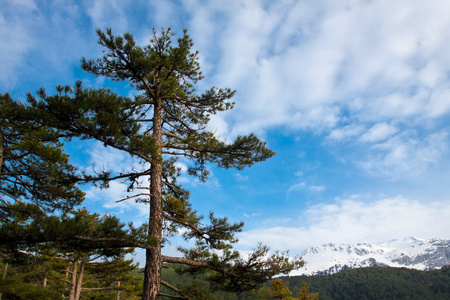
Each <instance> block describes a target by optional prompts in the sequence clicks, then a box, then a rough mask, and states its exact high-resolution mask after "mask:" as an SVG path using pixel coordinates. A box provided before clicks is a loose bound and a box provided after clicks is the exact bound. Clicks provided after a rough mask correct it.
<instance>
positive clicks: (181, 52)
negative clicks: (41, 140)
mask: <svg viewBox="0 0 450 300" xmlns="http://www.w3.org/2000/svg"><path fill="white" fill-rule="evenodd" d="M97 33H98V36H99V43H100V44H101V45H102V46H103V47H104V53H105V54H104V56H103V57H102V58H100V59H97V60H86V59H84V58H83V60H82V68H83V69H84V70H86V71H88V72H89V73H91V74H94V75H95V76H103V77H107V78H110V79H112V80H114V81H123V82H127V83H129V84H130V85H131V87H133V88H134V89H135V91H136V93H135V95H134V96H133V98H131V99H130V98H127V97H122V96H120V95H117V94H116V93H114V92H112V91H111V90H108V89H103V88H100V89H85V88H83V86H82V84H81V82H78V83H77V84H76V85H75V87H74V89H73V90H72V89H71V88H70V87H57V94H55V95H53V96H48V95H47V94H46V93H45V91H44V90H41V91H39V92H38V97H39V98H35V97H34V96H31V95H29V97H28V101H29V104H30V106H31V107H32V109H30V111H32V112H31V114H32V115H34V117H33V118H34V119H36V120H39V122H40V123H41V124H42V125H45V126H50V127H53V128H57V129H58V130H61V131H63V132H64V133H65V134H66V135H67V136H78V137H80V138H81V139H95V140H98V141H100V142H102V143H103V144H104V145H105V146H107V147H112V148H115V149H118V150H121V151H124V152H125V153H128V154H129V155H130V156H131V157H133V158H135V159H137V160H138V161H139V162H140V165H141V169H139V170H135V169H130V170H128V171H126V172H122V173H113V172H110V171H106V172H98V173H97V175H95V176H86V178H85V179H86V180H93V181H97V182H98V181H101V182H102V184H103V186H108V183H109V182H110V181H112V180H126V181H128V184H129V186H128V187H129V191H133V190H136V189H144V192H142V193H139V194H137V195H136V194H135V195H131V196H130V197H127V198H126V199H132V198H134V199H135V200H136V201H140V202H145V203H148V204H149V208H150V210H149V223H148V240H147V243H146V245H147V246H146V247H145V248H146V265H145V278H144V288H143V296H142V299H157V298H158V294H159V289H160V284H164V285H166V286H170V284H168V283H165V282H162V281H161V277H160V276H161V267H162V265H163V263H164V262H170V263H177V264H185V265H188V266H190V267H191V268H190V271H192V272H199V271H200V270H202V269H209V270H213V271H215V272H216V275H214V276H211V277H210V280H211V281H213V282H214V283H215V284H216V285H217V286H220V287H221V288H224V289H227V290H229V291H235V292H241V291H245V290H251V289H254V288H256V287H258V286H260V285H261V284H262V283H263V282H265V281H266V280H268V279H270V278H271V277H272V276H274V275H276V274H279V273H287V272H289V271H291V270H292V269H295V268H298V267H300V266H301V265H302V262H301V261H291V260H290V259H289V257H288V256H287V255H286V254H285V253H276V254H273V255H269V249H268V248H267V247H265V246H261V245H259V246H258V247H257V248H256V249H255V251H254V252H252V253H251V254H250V255H249V256H248V257H247V258H245V259H244V258H242V257H240V255H239V253H238V252H237V251H236V250H233V248H232V244H233V243H235V242H236V241H237V239H236V237H235V233H236V232H239V231H241V230H242V227H243V223H242V222H241V223H235V224H230V223H229V222H228V219H227V218H217V217H215V216H214V214H213V213H211V214H210V215H209V222H207V223H204V222H203V221H202V216H199V215H198V214H197V212H196V211H195V210H193V209H192V207H191V204H190V202H189V193H188V192H187V191H186V190H184V189H183V188H182V187H181V185H180V184H178V183H177V178H178V176H179V175H180V169H179V168H177V167H176V162H177V160H178V159H179V158H183V159H186V160H188V161H190V162H191V165H190V166H189V171H188V172H189V174H191V175H193V176H197V177H198V178H199V179H200V180H203V181H204V180H206V179H207V177H208V170H207V165H208V164H209V163H212V164H215V165H217V166H219V167H224V168H227V169H228V168H237V169H238V170H242V169H244V168H245V167H249V166H252V165H253V164H254V163H256V162H260V161H264V160H266V159H268V158H270V157H272V156H273V155H274V152H273V151H272V150H270V149H268V148H267V147H266V143H265V142H262V141H260V140H259V139H258V138H257V137H256V136H255V135H254V134H250V135H247V136H238V137H237V138H236V139H235V140H234V141H233V142H232V143H227V142H225V141H223V140H221V139H220V138H218V137H216V136H215V135H214V132H213V131H211V130H210V129H209V128H208V126H207V125H208V121H209V118H210V115H211V114H215V113H217V112H220V111H225V110H229V109H231V108H232V107H233V102H231V101H230V99H231V98H232V97H233V95H234V93H235V92H234V91H232V90H230V89H218V88H211V89H209V90H206V91H205V92H203V93H198V92H197V91H196V89H195V87H196V84H197V83H198V81H199V80H201V79H202V78H203V76H202V74H201V71H200V66H199V63H198V52H193V51H192V49H191V48H192V46H193V42H192V40H191V39H190V38H189V36H188V35H187V33H186V31H185V32H184V34H183V35H182V36H181V37H180V38H178V39H177V45H176V46H173V45H172V40H173V37H174V34H173V33H172V32H171V30H170V29H169V30H163V31H162V32H161V35H159V36H158V34H157V32H156V31H155V30H154V35H153V38H152V39H151V40H150V44H149V45H148V46H145V47H140V46H138V45H136V43H135V41H134V39H133V36H132V35H131V34H128V33H126V34H124V35H123V36H114V35H113V34H112V31H111V30H109V29H108V30H107V31H106V32H103V31H101V30H98V31H97ZM147 177H148V178H149V184H148V185H147V186H145V185H144V186H142V185H140V184H139V182H140V180H142V178H147ZM145 190H147V191H145ZM123 200H125V199H123ZM180 228H185V229H186V230H185V231H184V237H185V238H186V239H195V240H196V245H195V247H194V248H192V249H181V248H180V250H181V251H182V253H183V254H184V257H169V256H165V255H163V254H162V252H161V248H162V245H164V243H165V242H166V238H167V237H170V236H171V235H173V234H176V233H177V232H178V230H179V229H180ZM174 291H178V290H177V289H176V288H174Z"/></svg>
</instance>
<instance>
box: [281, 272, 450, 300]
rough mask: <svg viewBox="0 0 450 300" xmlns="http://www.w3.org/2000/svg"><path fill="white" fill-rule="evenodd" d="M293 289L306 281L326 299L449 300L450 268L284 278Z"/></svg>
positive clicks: (340, 273)
mask: <svg viewBox="0 0 450 300" xmlns="http://www.w3.org/2000/svg"><path fill="white" fill-rule="evenodd" d="M281 279H282V280H283V281H285V282H288V283H289V287H294V286H298V287H299V286H300V284H301V282H302V281H305V282H306V283H307V284H308V286H309V287H310V289H311V291H313V292H318V293H319V298H320V299H321V300H323V299H325V300H326V299H373V300H378V299H449V298H450V267H444V268H442V269H441V270H434V271H427V272H425V271H418V270H412V269H406V268H388V267H377V268H360V269H353V270H345V271H341V272H339V273H336V274H333V275H320V276H293V277H281Z"/></svg>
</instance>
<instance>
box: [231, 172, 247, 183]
mask: <svg viewBox="0 0 450 300" xmlns="http://www.w3.org/2000/svg"><path fill="white" fill-rule="evenodd" d="M234 178H236V180H237V181H241V182H243V181H247V180H248V176H244V175H242V174H239V173H234Z"/></svg>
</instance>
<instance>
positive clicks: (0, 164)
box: [0, 130, 3, 186]
mask: <svg viewBox="0 0 450 300" xmlns="http://www.w3.org/2000/svg"><path fill="white" fill-rule="evenodd" d="M2 169H3V133H2V131H1V130H0V186H1V185H2V178H1V175H2Z"/></svg>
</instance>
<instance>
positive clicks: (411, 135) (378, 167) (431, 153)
mask: <svg viewBox="0 0 450 300" xmlns="http://www.w3.org/2000/svg"><path fill="white" fill-rule="evenodd" d="M372 153H373V154H371V155H370V156H369V157H368V158H367V159H366V160H362V161H360V162H358V163H357V164H358V165H359V166H360V167H362V168H363V169H365V170H366V171H367V172H369V173H372V174H375V175H381V176H388V177H389V178H391V179H397V178H400V177H410V176H416V175H418V174H421V173H423V172H424V171H426V170H427V169H428V168H429V167H431V166H433V165H435V164H437V163H438V162H439V160H440V159H441V158H442V157H443V156H444V155H445V154H447V153H448V132H447V131H445V130H442V131H438V132H435V133H431V134H429V135H428V136H426V137H425V138H423V139H420V138H418V137H417V134H416V132H414V131H404V132H402V133H401V134H397V135H396V136H393V137H391V138H390V139H388V140H386V141H385V142H383V143H379V144H375V145H374V146H372Z"/></svg>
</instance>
